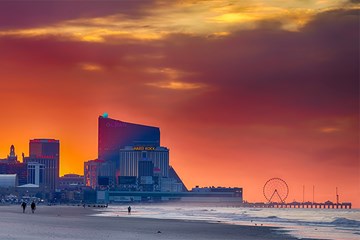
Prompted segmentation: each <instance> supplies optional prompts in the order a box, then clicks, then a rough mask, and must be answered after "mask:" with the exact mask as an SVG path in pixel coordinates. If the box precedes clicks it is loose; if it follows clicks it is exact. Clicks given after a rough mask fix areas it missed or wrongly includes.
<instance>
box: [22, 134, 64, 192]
mask: <svg viewBox="0 0 360 240" xmlns="http://www.w3.org/2000/svg"><path fill="white" fill-rule="evenodd" d="M29 145H30V147H29V157H24V162H25V163H39V164H43V165H44V166H45V167H44V176H43V177H44V178H43V184H44V186H45V187H46V188H47V189H48V190H55V188H56V187H57V181H58V179H59V156H60V142H59V140H55V139H33V140H30V144H29Z"/></svg>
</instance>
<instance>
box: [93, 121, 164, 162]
mask: <svg viewBox="0 0 360 240" xmlns="http://www.w3.org/2000/svg"><path fill="white" fill-rule="evenodd" d="M98 124H99V128H98V131H99V132H98V159H100V160H104V161H111V162H114V163H115V164H116V168H119V150H120V149H122V148H124V147H125V146H134V145H146V146H153V147H158V146H160V129H159V128H158V127H151V126H145V125H140V124H134V123H127V122H122V121H119V120H114V119H111V118H108V117H107V116H99V122H98Z"/></svg>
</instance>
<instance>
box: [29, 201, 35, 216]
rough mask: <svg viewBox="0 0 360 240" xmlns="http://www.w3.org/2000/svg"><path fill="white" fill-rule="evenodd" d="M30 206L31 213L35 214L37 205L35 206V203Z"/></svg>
mask: <svg viewBox="0 0 360 240" xmlns="http://www.w3.org/2000/svg"><path fill="white" fill-rule="evenodd" d="M30 206H31V212H32V213H34V212H35V209H36V204H35V202H34V201H33V202H32V203H31V205H30Z"/></svg>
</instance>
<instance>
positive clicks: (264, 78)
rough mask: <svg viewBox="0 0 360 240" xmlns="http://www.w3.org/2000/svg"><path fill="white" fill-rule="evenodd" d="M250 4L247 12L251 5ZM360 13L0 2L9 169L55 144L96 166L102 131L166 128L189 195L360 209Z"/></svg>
mask: <svg viewBox="0 0 360 240" xmlns="http://www.w3.org/2000/svg"><path fill="white" fill-rule="evenodd" d="M239 2H240V3H239ZM358 14H359V5H358V4H356V1H341V0H340V1H335V0H334V1H326V0H322V1H285V0H269V1H260V0H252V1H250V0H249V1H231V0H229V1H196V0H195V1H194V0H192V1H172V2H171V3H169V2H168V1H156V0H154V1H120V2H116V1H105V2H104V1H85V2H83V1H65V2H60V1H58V2H57V1H55V2H43V1H26V2H25V1H22V2H18V1H16V2H13V1H1V2H0V66H1V67H0V89H1V94H0V108H1V112H2V114H1V117H0V132H1V138H0V158H5V157H6V155H7V154H8V152H9V148H10V145H11V144H14V145H15V147H16V152H17V154H18V156H21V153H22V152H24V153H25V155H27V154H28V143H29V139H33V138H56V139H59V140H60V144H61V164H60V165H61V169H60V171H61V175H63V174H66V173H78V174H83V162H84V161H87V160H90V159H95V158H96V157H97V117H98V115H100V114H102V113H103V112H108V113H109V116H110V117H111V118H114V119H119V120H123V121H127V122H134V123H140V124H146V125H152V126H158V127H160V130H161V141H162V143H161V144H162V145H163V146H166V147H168V148H170V158H171V159H170V162H171V164H172V165H173V166H174V167H175V169H176V170H177V172H178V173H179V175H180V176H181V177H182V179H183V180H184V182H185V184H186V185H187V187H189V188H191V187H194V186H195V185H200V186H241V187H243V188H244V199H246V200H248V201H265V199H264V197H263V196H262V187H263V185H264V183H265V182H266V181H267V180H268V179H269V178H272V177H280V178H283V179H284V180H286V181H287V183H288V185H289V188H290V193H289V198H288V199H287V200H288V201H292V200H294V199H295V200H298V201H302V189H303V185H305V200H309V201H312V186H313V185H315V201H326V200H331V201H335V200H336V198H335V188H336V187H338V189H339V194H340V201H351V202H353V203H354V204H355V206H356V207H360V198H359V197H358V196H360V174H359V171H360V170H359V169H360V166H359V69H358V66H359V45H358V43H359V22H358Z"/></svg>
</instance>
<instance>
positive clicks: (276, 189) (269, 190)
mask: <svg viewBox="0 0 360 240" xmlns="http://www.w3.org/2000/svg"><path fill="white" fill-rule="evenodd" d="M263 194H264V197H265V198H266V200H268V202H269V203H284V202H285V199H286V198H287V196H288V194H289V187H288V185H287V184H286V182H285V181H284V180H282V179H281V178H271V179H269V180H268V181H267V182H266V183H265V185H264V187H263Z"/></svg>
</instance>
